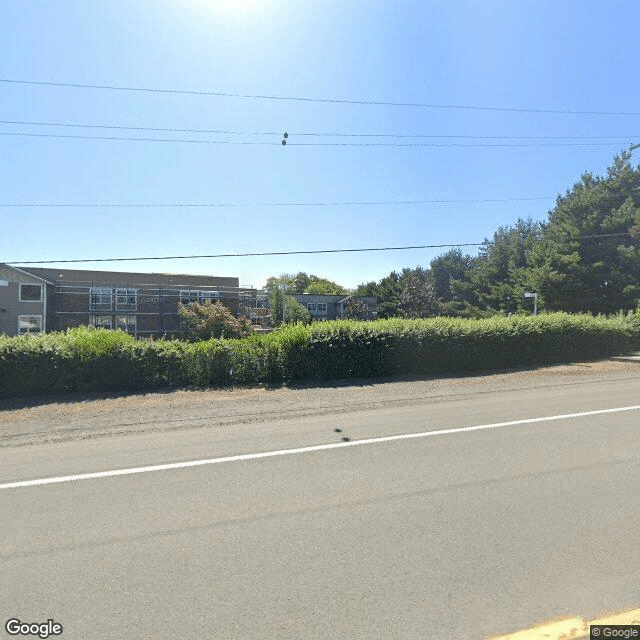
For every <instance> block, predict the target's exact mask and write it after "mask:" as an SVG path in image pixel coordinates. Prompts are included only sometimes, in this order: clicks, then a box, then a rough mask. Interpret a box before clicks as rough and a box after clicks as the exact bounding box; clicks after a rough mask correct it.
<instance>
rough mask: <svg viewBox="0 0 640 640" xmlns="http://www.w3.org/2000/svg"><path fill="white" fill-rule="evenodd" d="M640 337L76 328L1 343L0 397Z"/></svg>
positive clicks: (563, 321)
mask: <svg viewBox="0 0 640 640" xmlns="http://www.w3.org/2000/svg"><path fill="white" fill-rule="evenodd" d="M639 336H640V314H638V313H636V314H632V315H630V316H628V317H625V316H622V315H620V316H616V317H613V318H604V317H596V318H594V317H592V316H589V315H569V314H566V313H553V314H543V315H539V316H535V317H533V316H512V317H505V316H493V317H491V318H487V319H476V320H474V319H462V318H443V317H439V318H430V319H415V320H406V319H400V318H391V319H387V320H375V321H373V322H360V321H356V320H341V321H334V322H322V323H314V324H312V325H310V326H306V325H302V324H297V325H286V326H284V327H282V328H280V329H278V330H277V331H274V332H272V333H269V334H266V335H257V334H254V335H251V336H249V337H246V338H243V339H224V340H223V339H218V338H210V339H209V340H206V341H200V342H195V343H189V342H183V341H179V340H156V341H150V340H139V341H136V340H135V339H134V338H133V337H132V336H130V335H129V334H127V333H124V332H122V331H110V330H106V329H93V328H90V327H79V328H76V329H70V330H68V331H67V332H65V333H57V334H55V333H51V334H38V335H36V334H30V335H25V336H18V337H15V338H8V337H0V397H11V396H18V395H35V394H45V393H62V392H69V391H80V392H86V391H92V390H123V391H134V390H141V389H154V388H159V387H185V386H195V387H206V386H217V387H221V386H229V385H254V384H258V383H263V382H281V381H287V380H300V379H316V380H318V379H320V380H326V379H333V378H348V377H380V376H389V375H394V374H403V373H414V374H438V373H456V372H466V371H479V370H497V369H504V368H507V367H517V366H532V365H537V364H549V363H554V362H567V361H572V360H573V361H578V360H588V359H595V358H600V357H605V356H609V355H613V354H618V353H621V352H624V351H626V350H628V349H630V348H634V347H635V348H638V346H636V345H638V342H639V341H638V338H639Z"/></svg>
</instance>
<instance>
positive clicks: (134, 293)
mask: <svg viewBox="0 0 640 640" xmlns="http://www.w3.org/2000/svg"><path fill="white" fill-rule="evenodd" d="M114 292H115V300H116V310H127V309H131V310H133V311H135V310H137V308H138V290H137V289H130V288H128V287H119V288H117V289H114ZM130 297H132V298H133V302H129V298H130ZM119 298H124V299H125V302H120V300H119Z"/></svg>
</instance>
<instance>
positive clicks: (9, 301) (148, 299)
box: [0, 264, 255, 337]
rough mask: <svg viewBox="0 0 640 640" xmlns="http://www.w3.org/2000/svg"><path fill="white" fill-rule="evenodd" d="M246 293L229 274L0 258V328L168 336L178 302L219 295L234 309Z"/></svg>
mask: <svg viewBox="0 0 640 640" xmlns="http://www.w3.org/2000/svg"><path fill="white" fill-rule="evenodd" d="M252 296H254V297H255V292H252V290H243V289H240V284H239V280H238V278H231V277H215V276H200V275H178V274H166V273H131V272H118V271H91V270H77V269H54V268H39V267H38V268H34V267H14V266H12V265H6V264H0V334H1V333H5V334H7V335H17V334H19V333H29V332H41V331H60V330H64V329H66V328H68V327H75V326H79V325H93V326H97V327H105V328H108V329H116V328H120V329H123V330H125V331H128V332H130V333H132V334H134V335H136V336H140V337H148V336H157V337H159V336H162V335H167V336H171V335H176V334H178V333H179V330H180V325H179V319H178V303H179V302H182V303H184V304H187V303H189V302H204V301H205V300H212V301H217V300H220V301H222V302H223V303H224V304H225V305H227V306H228V307H230V308H231V310H232V311H233V312H234V313H236V314H237V313H238V312H241V310H242V307H243V306H247V299H250V298H251V297H252Z"/></svg>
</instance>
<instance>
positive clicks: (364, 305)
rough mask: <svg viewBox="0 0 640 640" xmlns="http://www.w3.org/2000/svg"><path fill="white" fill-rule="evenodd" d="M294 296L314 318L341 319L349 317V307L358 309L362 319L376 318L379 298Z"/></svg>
mask: <svg viewBox="0 0 640 640" xmlns="http://www.w3.org/2000/svg"><path fill="white" fill-rule="evenodd" d="M293 297H294V298H295V299H296V300H297V301H298V302H299V303H300V304H301V305H302V306H304V307H305V308H306V309H307V311H308V312H309V314H310V315H311V318H312V320H339V319H342V318H347V317H348V312H349V309H352V310H356V309H357V310H358V315H359V317H361V319H362V320H375V319H376V318H377V316H378V300H377V298H376V297H375V296H342V295H340V296H333V295H320V294H314V293H296V294H294V295H293Z"/></svg>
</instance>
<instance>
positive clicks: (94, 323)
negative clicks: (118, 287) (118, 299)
mask: <svg viewBox="0 0 640 640" xmlns="http://www.w3.org/2000/svg"><path fill="white" fill-rule="evenodd" d="M98 318H108V319H109V325H108V326H107V325H106V324H98V323H97V319H98ZM90 324H91V325H92V326H94V327H98V328H99V329H111V328H113V316H111V315H109V314H108V313H94V314H92V315H91V316H90Z"/></svg>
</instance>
